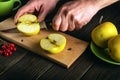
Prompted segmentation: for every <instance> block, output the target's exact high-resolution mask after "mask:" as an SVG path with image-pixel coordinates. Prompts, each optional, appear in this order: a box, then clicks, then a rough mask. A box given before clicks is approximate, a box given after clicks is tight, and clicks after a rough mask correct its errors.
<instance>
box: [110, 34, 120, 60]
mask: <svg viewBox="0 0 120 80" xmlns="http://www.w3.org/2000/svg"><path fill="white" fill-rule="evenodd" d="M108 49H109V55H110V57H111V58H112V59H113V60H115V61H117V62H120V34H119V35H117V36H115V37H113V38H111V39H109V40H108Z"/></svg>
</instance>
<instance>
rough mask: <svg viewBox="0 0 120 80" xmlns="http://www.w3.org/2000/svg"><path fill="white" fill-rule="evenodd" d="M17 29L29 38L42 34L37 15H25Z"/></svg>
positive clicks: (19, 21) (20, 19)
mask: <svg viewBox="0 0 120 80" xmlns="http://www.w3.org/2000/svg"><path fill="white" fill-rule="evenodd" d="M17 29H18V31H20V32H22V33H23V34H25V35H27V36H32V35H36V34H38V33H39V32H40V24H39V22H38V21H37V17H36V16H35V15H33V14H24V15H22V16H21V17H19V19H18V23H17Z"/></svg>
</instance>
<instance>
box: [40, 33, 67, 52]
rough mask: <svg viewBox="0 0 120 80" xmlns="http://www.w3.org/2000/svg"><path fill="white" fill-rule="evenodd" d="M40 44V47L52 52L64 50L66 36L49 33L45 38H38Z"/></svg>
mask: <svg viewBox="0 0 120 80" xmlns="http://www.w3.org/2000/svg"><path fill="white" fill-rule="evenodd" d="M40 46H41V48H42V49H44V50H46V51H48V52H50V53H52V54H58V53H60V52H61V51H63V50H64V48H65V46H66V38H65V37H64V36H63V35H61V34H56V33H54V34H50V35H48V37H47V38H43V39H41V40H40Z"/></svg>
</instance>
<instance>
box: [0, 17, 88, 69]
mask: <svg viewBox="0 0 120 80" xmlns="http://www.w3.org/2000/svg"><path fill="white" fill-rule="evenodd" d="M41 24H42V23H41ZM41 26H45V25H41ZM5 27H11V28H13V27H16V26H15V25H14V23H13V18H9V19H7V20H5V21H3V22H1V23H0V28H5ZM51 33H59V34H62V35H64V36H65V37H66V39H67V45H66V47H65V49H64V50H63V51H62V52H61V53H59V54H50V53H49V52H46V51H44V50H42V49H41V47H40V46H39V42H40V39H41V38H44V37H46V36H47V35H48V34H51ZM0 37H2V38H5V39H7V40H9V41H11V42H14V43H16V44H17V45H19V46H21V47H24V48H26V49H28V50H30V51H32V52H34V53H36V54H38V55H41V56H44V57H45V58H47V59H49V60H51V61H53V62H56V63H58V64H60V65H62V66H64V67H66V68H69V67H70V66H71V65H72V64H73V63H74V62H75V61H76V60H77V58H79V57H80V55H81V54H82V53H83V52H84V51H85V49H86V48H87V46H88V43H87V42H85V41H83V40H80V39H77V38H75V37H72V36H70V35H68V34H65V33H62V32H55V31H53V30H45V29H42V30H41V31H40V33H39V34H38V35H35V36H31V37H28V36H25V35H23V34H22V33H20V32H18V31H17V29H16V30H11V31H6V32H2V31H0Z"/></svg>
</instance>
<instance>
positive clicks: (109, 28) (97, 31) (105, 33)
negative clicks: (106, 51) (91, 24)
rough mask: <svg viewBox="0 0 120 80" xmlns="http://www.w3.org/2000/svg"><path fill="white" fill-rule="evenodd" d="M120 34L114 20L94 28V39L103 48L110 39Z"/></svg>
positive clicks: (92, 35)
mask: <svg viewBox="0 0 120 80" xmlns="http://www.w3.org/2000/svg"><path fill="white" fill-rule="evenodd" d="M116 35H118V31H117V28H116V26H115V25H114V24H113V23H112V22H104V23H102V24H100V25H98V26H97V27H96V28H94V29H93V31H92V34H91V37H92V41H93V42H94V43H95V44H96V45H97V46H99V47H101V48H106V47H107V43H108V40H109V39H110V38H111V37H114V36H116Z"/></svg>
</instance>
